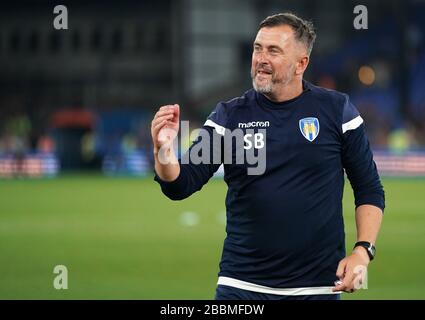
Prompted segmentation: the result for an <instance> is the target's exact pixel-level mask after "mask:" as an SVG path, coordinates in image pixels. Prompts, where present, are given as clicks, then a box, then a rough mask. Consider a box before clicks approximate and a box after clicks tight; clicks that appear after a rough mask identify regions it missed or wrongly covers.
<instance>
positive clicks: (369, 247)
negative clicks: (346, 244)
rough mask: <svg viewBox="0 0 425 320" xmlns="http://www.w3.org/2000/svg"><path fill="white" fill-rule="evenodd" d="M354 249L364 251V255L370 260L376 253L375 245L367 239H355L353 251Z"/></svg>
mask: <svg viewBox="0 0 425 320" xmlns="http://www.w3.org/2000/svg"><path fill="white" fill-rule="evenodd" d="M354 250H360V252H364V253H366V255H367V256H368V258H369V261H372V260H373V259H374V258H375V255H376V248H375V246H374V245H373V244H372V243H370V242H368V241H357V242H356V244H355V245H354V248H353V251H354ZM357 252H359V251H357Z"/></svg>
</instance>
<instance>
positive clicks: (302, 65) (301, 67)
mask: <svg viewBox="0 0 425 320" xmlns="http://www.w3.org/2000/svg"><path fill="white" fill-rule="evenodd" d="M309 61H310V58H309V57H308V56H303V57H301V59H300V60H298V62H297V68H296V69H295V74H296V75H300V74H303V73H304V71H305V69H307V66H308V63H309Z"/></svg>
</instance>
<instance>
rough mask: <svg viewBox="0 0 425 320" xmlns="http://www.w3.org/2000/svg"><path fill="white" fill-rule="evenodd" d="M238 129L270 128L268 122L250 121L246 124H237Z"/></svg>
mask: <svg viewBox="0 0 425 320" xmlns="http://www.w3.org/2000/svg"><path fill="white" fill-rule="evenodd" d="M238 127H239V128H241V129H245V128H267V127H270V122H269V121H251V122H246V123H242V122H239V124H238Z"/></svg>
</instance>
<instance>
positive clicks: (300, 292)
mask: <svg viewBox="0 0 425 320" xmlns="http://www.w3.org/2000/svg"><path fill="white" fill-rule="evenodd" d="M219 284H220V285H224V286H229V287H234V288H238V289H242V290H248V291H254V292H260V293H267V294H277V295H281V296H305V295H316V294H340V293H341V292H340V291H336V292H333V291H332V289H333V287H311V288H270V287H265V286H261V285H259V284H255V283H250V282H246V281H241V280H237V279H233V278H228V277H218V281H217V285H219Z"/></svg>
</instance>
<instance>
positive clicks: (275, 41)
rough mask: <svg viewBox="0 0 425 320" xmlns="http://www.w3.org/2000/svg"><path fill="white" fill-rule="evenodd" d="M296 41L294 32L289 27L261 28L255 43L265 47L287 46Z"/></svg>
mask: <svg viewBox="0 0 425 320" xmlns="http://www.w3.org/2000/svg"><path fill="white" fill-rule="evenodd" d="M293 39H294V31H293V30H292V28H291V27H290V26H288V25H281V26H276V27H264V28H261V29H260V30H259V31H258V33H257V36H256V38H255V42H256V43H259V44H261V45H264V46H269V45H277V46H285V45H286V44H288V43H290V42H292V41H293Z"/></svg>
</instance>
